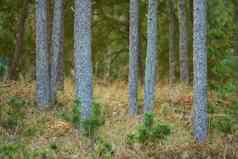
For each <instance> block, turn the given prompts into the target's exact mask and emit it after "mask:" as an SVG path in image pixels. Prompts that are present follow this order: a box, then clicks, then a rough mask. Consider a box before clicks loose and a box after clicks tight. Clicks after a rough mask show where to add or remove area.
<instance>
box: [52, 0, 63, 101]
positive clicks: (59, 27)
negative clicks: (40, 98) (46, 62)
mask: <svg viewBox="0 0 238 159" xmlns="http://www.w3.org/2000/svg"><path fill="white" fill-rule="evenodd" d="M63 28H64V1H63V0H55V1H54V13H53V30H52V42H51V46H52V50H51V51H52V58H51V84H50V86H51V101H52V103H54V102H55V97H56V91H57V87H58V86H59V85H57V84H59V83H57V79H58V80H59V78H60V77H59V75H60V73H61V71H62V70H60V69H63V68H62V66H61V65H63V62H62V61H61V60H63V45H64V44H63V39H64V38H63V37H64V36H63V34H64V32H63ZM61 75H62V74H61Z"/></svg>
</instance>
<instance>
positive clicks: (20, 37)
mask: <svg viewBox="0 0 238 159" xmlns="http://www.w3.org/2000/svg"><path fill="white" fill-rule="evenodd" d="M28 4H29V0H24V1H23V3H22V9H21V13H20V16H19V22H18V28H17V34H16V48H15V51H14V54H13V57H12V61H11V65H10V74H9V75H10V79H11V80H16V79H17V75H18V73H17V66H18V61H19V57H20V54H22V53H23V50H24V49H23V48H24V37H25V23H26V20H27V15H28Z"/></svg>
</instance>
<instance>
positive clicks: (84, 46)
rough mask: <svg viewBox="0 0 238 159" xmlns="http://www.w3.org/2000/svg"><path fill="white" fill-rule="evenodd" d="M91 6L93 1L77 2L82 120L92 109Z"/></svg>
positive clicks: (78, 87) (78, 93) (77, 67)
mask: <svg viewBox="0 0 238 159" xmlns="http://www.w3.org/2000/svg"><path fill="white" fill-rule="evenodd" d="M91 5H92V2H91V0H75V22H74V23H75V28H74V29H75V30H74V37H75V39H74V40H75V41H74V48H75V76H76V79H75V82H76V98H77V99H78V100H79V101H80V103H81V117H82V119H88V118H89V117H90V115H91V109H92V108H91V105H92V60H91V52H92V48H91V32H92V31H91V18H92V6H91Z"/></svg>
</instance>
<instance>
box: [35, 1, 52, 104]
mask: <svg viewBox="0 0 238 159" xmlns="http://www.w3.org/2000/svg"><path fill="white" fill-rule="evenodd" d="M49 88H50V81H49V63H48V43H47V0H38V1H36V89H37V90H36V92H37V104H38V105H39V106H40V107H44V106H48V105H49V104H50V89H49Z"/></svg>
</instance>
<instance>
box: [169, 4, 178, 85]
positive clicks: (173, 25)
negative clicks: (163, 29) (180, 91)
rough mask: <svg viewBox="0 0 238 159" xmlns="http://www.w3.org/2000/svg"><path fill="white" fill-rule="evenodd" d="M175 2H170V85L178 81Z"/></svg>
mask: <svg viewBox="0 0 238 159" xmlns="http://www.w3.org/2000/svg"><path fill="white" fill-rule="evenodd" d="M174 3H175V1H174V0H169V3H168V4H169V83H170V85H173V84H174V83H175V81H176V15H175V7H174Z"/></svg>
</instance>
